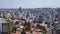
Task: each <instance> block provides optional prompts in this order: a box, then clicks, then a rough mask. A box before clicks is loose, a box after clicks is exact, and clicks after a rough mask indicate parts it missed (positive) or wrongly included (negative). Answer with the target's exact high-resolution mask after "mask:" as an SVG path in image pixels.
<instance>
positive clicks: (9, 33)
mask: <svg viewBox="0 0 60 34" xmlns="http://www.w3.org/2000/svg"><path fill="white" fill-rule="evenodd" d="M0 31H1V32H0V34H60V8H28V9H25V8H22V7H19V8H18V9H0Z"/></svg>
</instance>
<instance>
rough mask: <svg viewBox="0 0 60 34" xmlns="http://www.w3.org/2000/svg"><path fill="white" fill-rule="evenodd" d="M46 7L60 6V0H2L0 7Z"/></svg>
mask: <svg viewBox="0 0 60 34" xmlns="http://www.w3.org/2000/svg"><path fill="white" fill-rule="evenodd" d="M20 6H21V7H22V8H44V7H51V8H56V7H60V0H0V8H18V7H20Z"/></svg>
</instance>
